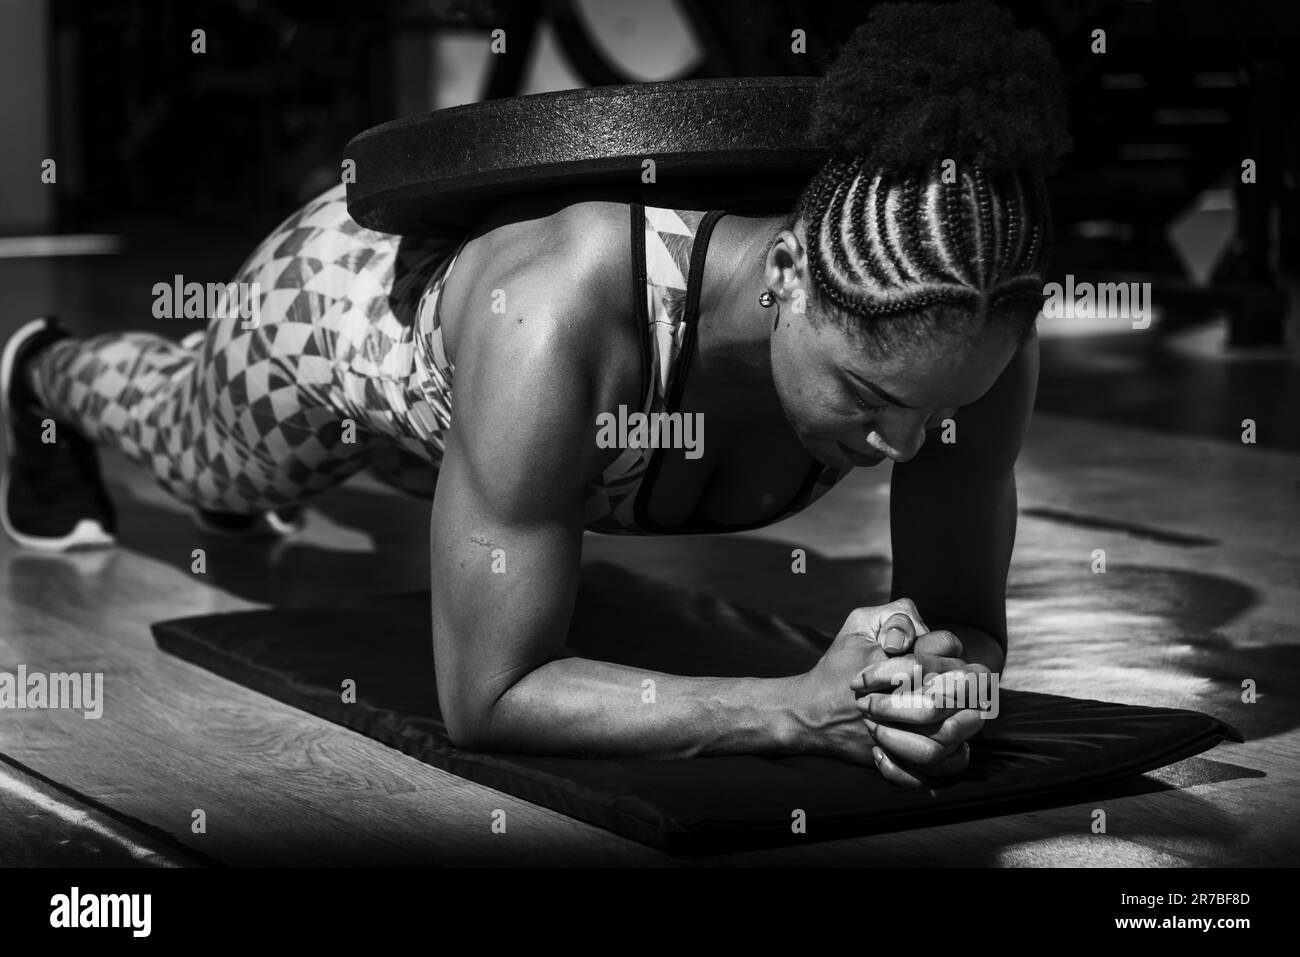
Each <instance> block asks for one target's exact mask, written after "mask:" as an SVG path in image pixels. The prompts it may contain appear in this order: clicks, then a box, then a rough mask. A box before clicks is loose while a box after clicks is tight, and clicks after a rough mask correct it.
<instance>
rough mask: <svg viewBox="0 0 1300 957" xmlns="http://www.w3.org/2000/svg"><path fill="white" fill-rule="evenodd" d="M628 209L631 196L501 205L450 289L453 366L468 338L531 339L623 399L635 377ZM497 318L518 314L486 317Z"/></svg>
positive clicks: (638, 348)
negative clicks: (626, 200)
mask: <svg viewBox="0 0 1300 957" xmlns="http://www.w3.org/2000/svg"><path fill="white" fill-rule="evenodd" d="M632 215H633V213H632V210H631V209H630V207H629V205H628V204H627V203H617V202H606V201H594V200H590V199H583V198H581V197H566V196H544V197H537V198H529V199H527V200H523V201H516V202H514V203H511V204H510V205H509V206H507V207H503V208H502V209H500V210H498V211H497V212H496V213H495V214H494V215H493V216H492V217H491V218H489V219H488V220H487V221H486V222H485V223H484V224H483V226H482V227H480V229H479V230H478V231H477V232H476V233H475V234H474V235H473V236H472V237H471V238H470V240H469V241H468V242H467V243H466V244H465V246H464V248H463V250H462V252H461V254H460V256H459V257H458V258H457V261H456V265H455V267H454V268H453V270H452V273H451V275H450V277H449V279H448V283H447V286H446V287H445V288H444V295H445V296H446V297H447V298H446V300H445V305H446V307H447V312H445V313H444V325H445V326H449V327H450V328H445V330H444V332H445V334H446V335H447V336H448V344H449V345H450V346H451V351H452V354H453V355H457V359H456V362H457V365H458V366H459V365H460V364H461V362H460V358H459V355H458V353H460V352H461V351H462V350H463V349H464V348H465V347H466V346H469V345H470V341H471V340H472V341H473V345H472V346H470V351H474V350H476V349H489V350H492V351H496V350H498V349H508V350H509V351H515V350H517V349H520V348H521V346H522V343H523V342H524V341H527V342H528V343H531V346H529V348H530V349H532V348H535V349H537V350H540V352H541V353H544V354H546V355H549V356H552V359H550V360H548V363H551V362H552V361H553V362H554V363H555V364H557V365H558V366H559V367H562V368H567V369H570V370H573V371H575V372H576V371H578V370H579V369H585V370H586V371H587V372H589V373H591V374H593V375H597V377H598V378H599V379H600V380H602V381H603V382H604V383H606V388H608V389H610V390H612V392H613V393H616V394H618V395H620V396H621V395H622V394H623V393H624V391H625V380H626V381H627V382H636V383H639V381H640V375H641V372H640V367H641V355H642V345H641V342H640V341H639V340H640V336H641V335H642V334H643V331H641V330H638V329H637V328H636V327H635V317H636V310H635V302H636V300H635V298H634V295H635V290H633V288H632V282H633V276H634V275H635V271H634V270H633V268H632V262H631V256H632V241H631V224H632ZM494 316H501V317H504V318H507V319H514V320H516V321H513V322H505V323H500V322H487V321H484V320H486V319H491V318H493V317H494ZM448 319H449V320H450V321H449V322H448V321H447V320H448ZM464 337H468V338H467V339H465V338H464ZM606 388H602V389H600V390H599V391H601V392H605V391H606Z"/></svg>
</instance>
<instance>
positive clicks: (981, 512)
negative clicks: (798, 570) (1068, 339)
mask: <svg viewBox="0 0 1300 957" xmlns="http://www.w3.org/2000/svg"><path fill="white" fill-rule="evenodd" d="M1037 386H1038V340H1037V338H1036V337H1035V338H1034V339H1031V340H1030V341H1029V342H1027V343H1025V345H1024V346H1023V347H1022V348H1021V349H1020V351H1019V352H1017V353H1016V356H1015V358H1013V359H1012V360H1011V363H1010V364H1009V365H1008V366H1007V368H1006V369H1005V370H1004V371H1003V373H1002V375H1001V376H1000V377H999V378H998V380H997V382H996V383H995V384H994V386H993V388H992V389H990V390H989V392H988V393H987V394H986V395H984V396H983V397H982V398H981V399H980V400H979V401H978V402H976V403H974V404H973V405H971V406H968V407H966V408H965V409H962V410H961V411H960V412H959V413H958V414H957V416H956V422H957V432H956V439H957V441H956V442H955V443H952V444H944V443H942V442H940V441H939V437H938V436H937V435H932V436H930V437H929V438H928V440H927V441H926V444H925V445H924V446H923V447H922V449H921V451H920V452H919V453H918V454H917V455H916V457H915V458H914V459H912V460H911V461H910V462H906V463H904V464H902V465H896V466H895V467H894V474H893V481H892V488H891V495H890V525H891V537H892V541H893V551H894V578H893V588H892V594H893V595H894V596H895V597H898V596H903V595H906V596H907V597H908V598H911V599H912V600H913V601H914V602H916V605H917V608H918V609H920V612H921V614H922V615H923V616H924V618H925V621H926V624H927V625H928V626H929V627H930V628H931V629H932V630H938V629H941V628H942V629H946V630H948V631H951V632H953V633H954V634H955V635H956V636H957V637H958V638H959V639H960V640H961V642H962V645H963V648H964V652H965V653H964V655H963V657H965V658H966V660H967V661H970V662H973V663H978V664H983V665H985V666H987V667H988V668H989V669H990V670H991V671H1001V670H1002V667H1003V665H1004V664H1005V660H1006V646H1007V613H1006V584H1007V569H1008V567H1009V566H1010V562H1011V549H1012V546H1013V545H1014V543H1015V537H1016V481H1015V472H1014V467H1015V462H1016V458H1017V457H1018V456H1019V454H1020V448H1021V446H1022V445H1023V443H1024V438H1025V433H1026V431H1027V430H1028V427H1029V419H1030V415H1031V413H1032V411H1033V405H1034V396H1035V394H1036V392H1037Z"/></svg>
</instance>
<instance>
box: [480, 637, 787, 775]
mask: <svg viewBox="0 0 1300 957" xmlns="http://www.w3.org/2000/svg"><path fill="white" fill-rule="evenodd" d="M798 682H799V679H798V678H687V677H681V676H678V675H669V674H663V673H661V672H654V671H646V670H644V669H641V668H629V667H625V666H623V665H615V664H610V663H608V662H603V661H592V660H589V659H586V658H559V659H556V660H553V661H550V662H547V663H546V664H544V665H542V666H541V667H539V668H536V669H535V670H533V671H532V672H530V673H528V674H527V675H525V676H524V677H523V678H522V679H520V680H519V681H518V682H516V683H515V684H514V685H513V686H511V687H510V688H509V689H507V690H506V691H505V692H504V693H503V694H502V695H501V696H500V698H498V699H497V701H496V703H495V704H494V705H493V707H492V708H491V710H490V713H489V715H488V716H487V718H486V719H485V720H484V721H483V722H482V725H481V731H480V733H479V734H478V735H476V740H475V741H474V742H473V743H472V744H471V745H470V746H472V747H475V748H477V749H480V750H493V751H519V752H534V753H546V754H571V755H581V756H584V757H600V756H614V755H618V756H625V757H645V758H685V757H694V756H697V755H706V754H744V753H749V754H753V753H768V754H774V753H786V754H788V753H793V752H795V751H799V750H808V747H807V744H808V741H807V739H808V737H809V731H808V729H807V727H806V725H805V722H804V721H803V720H802V718H801V717H800V715H799V713H798V709H797V708H796V701H798V700H799V697H798Z"/></svg>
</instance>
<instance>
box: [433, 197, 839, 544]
mask: <svg viewBox="0 0 1300 957" xmlns="http://www.w3.org/2000/svg"><path fill="white" fill-rule="evenodd" d="M722 215H723V213H721V212H718V211H714V212H707V213H705V212H699V211H696V210H680V209H665V208H662V207H657V206H643V205H640V204H636V203H634V204H632V205H631V219H632V223H631V226H632V229H631V238H632V256H633V266H634V268H633V271H632V272H633V314H634V316H635V320H636V323H637V327H638V329H639V330H640V333H641V344H642V361H643V379H642V381H643V382H645V383H646V389H645V394H644V398H643V400H642V407H641V409H640V411H641V412H643V413H646V414H647V416H653V415H654V414H656V413H669V414H671V413H673V412H677V411H678V410H679V403H680V400H681V396H682V393H683V390H684V389H685V386H686V376H687V373H688V372H689V371H690V365H691V357H692V355H693V354H694V351H695V334H696V320H697V319H698V315H699V302H700V285H701V281H702V279H703V274H704V258H705V253H706V252H707V250H708V245H709V237H710V236H711V235H712V232H713V227H714V225H715V224H716V223H717V221H718V220H719V219H720V218H721V217H722ZM462 245H463V244H462ZM459 253H460V249H457V250H456V254H455V255H453V256H452V257H451V258H450V259H449V260H448V262H447V264H446V266H445V268H443V269H441V270H439V273H438V274H437V275H435V276H434V278H433V280H432V281H431V282H430V284H429V286H428V288H427V290H426V292H425V294H424V298H423V300H422V301H421V304H420V309H419V318H418V326H417V335H416V350H417V356H418V359H419V361H418V362H417V367H418V368H419V370H420V371H419V374H418V378H419V380H420V381H419V386H420V390H421V392H422V393H423V395H424V397H425V399H426V401H427V403H428V406H429V408H428V409H426V410H425V411H426V414H427V413H430V412H431V413H432V414H433V416H434V418H436V419H437V420H438V422H437V424H436V425H435V424H434V423H430V425H433V426H434V427H433V428H431V429H429V432H430V433H445V431H446V429H447V427H448V425H449V423H450V420H451V397H452V379H453V364H452V362H451V360H450V359H448V358H447V355H446V352H445V351H444V349H443V342H442V326H441V322H440V321H439V317H438V308H437V307H438V298H439V293H440V292H441V289H442V287H443V285H444V283H445V282H446V280H447V277H448V276H449V275H450V274H451V270H452V268H453V267H454V266H455V262H456V258H457V256H458V255H459ZM421 404H422V405H423V403H421ZM438 425H440V426H441V428H438V427H437V426H438ZM594 427H595V425H594V423H593V429H594ZM438 437H439V439H440V438H441V436H440V435H439V436H438ZM436 446H437V447H438V450H439V451H441V446H442V443H441V441H438V442H437V443H436ZM661 465H662V454H661V450H660V449H654V448H628V449H626V450H624V452H623V454H622V455H620V456H619V457H618V458H617V459H616V460H615V461H614V462H613V463H611V464H610V465H609V467H608V468H606V469H605V471H604V472H603V473H602V474H601V476H600V478H599V479H597V480H596V481H594V482H592V483H591V484H590V485H588V487H587V493H586V511H585V524H586V527H587V529H588V530H589V531H593V532H602V533H605V534H613V535H699V534H711V533H716V532H734V531H744V530H747V529H752V528H761V527H763V526H765V525H771V524H774V523H776V522H779V521H781V520H782V519H784V518H787V517H789V516H790V515H793V514H794V513H795V512H798V511H801V510H802V509H804V508H807V507H808V506H809V505H810V504H812V503H813V502H814V501H816V500H817V499H818V498H820V497H821V496H822V495H824V494H825V493H826V492H827V491H829V490H830V489H831V488H832V487H833V486H834V485H835V484H836V483H837V482H839V480H840V479H841V478H843V477H844V476H845V475H846V474H848V471H849V470H848V469H835V468H830V467H828V466H823V465H822V464H820V463H819V462H816V461H813V463H812V466H811V467H810V469H809V471H808V475H807V476H806V477H805V479H804V481H803V484H802V486H801V487H800V489H799V491H798V493H797V494H796V495H795V497H794V499H793V500H792V501H791V502H790V503H789V504H788V505H786V507H785V508H783V509H781V510H780V511H778V512H776V513H775V514H773V515H771V516H769V517H768V518H766V519H763V520H761V521H758V522H752V523H749V524H746V525H719V524H716V523H711V522H701V521H693V522H691V523H689V524H688V525H681V526H672V527H665V526H660V525H656V524H655V523H654V522H653V521H652V520H651V519H650V517H649V516H648V515H647V514H646V506H647V502H648V500H649V498H650V490H651V489H652V488H653V487H654V482H655V478H656V477H657V475H658V473H659V468H660V466H661Z"/></svg>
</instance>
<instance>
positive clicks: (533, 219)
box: [464, 194, 632, 311]
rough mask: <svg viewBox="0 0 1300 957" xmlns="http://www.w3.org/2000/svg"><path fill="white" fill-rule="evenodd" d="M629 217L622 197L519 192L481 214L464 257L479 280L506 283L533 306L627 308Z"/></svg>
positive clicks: (493, 285)
mask: <svg viewBox="0 0 1300 957" xmlns="http://www.w3.org/2000/svg"><path fill="white" fill-rule="evenodd" d="M631 215H632V213H631V209H630V207H629V205H628V204H627V203H617V202H608V201H600V200H591V199H583V198H581V197H580V196H575V195H566V194H556V195H541V196H535V197H527V198H524V199H519V200H516V201H514V202H511V203H510V204H508V205H506V206H503V207H501V208H500V209H498V210H497V211H496V212H495V213H494V214H493V215H492V216H491V217H489V218H488V220H487V221H486V222H485V223H484V224H483V225H482V226H481V227H480V228H479V229H478V230H477V231H476V233H475V234H474V236H473V237H471V239H470V241H469V242H468V243H467V244H466V247H465V250H464V255H465V258H467V259H468V261H469V264H470V272H471V273H472V274H473V275H475V276H476V277H478V279H479V280H480V282H479V285H482V284H483V283H486V284H487V285H488V286H489V287H490V288H498V285H497V283H498V281H500V282H506V281H509V282H510V283H511V284H514V285H516V286H517V287H519V288H525V289H526V295H527V296H528V297H529V299H530V301H532V302H533V303H534V304H535V305H537V306H539V307H540V306H555V307H558V308H565V309H566V311H573V310H574V309H575V308H582V307H584V306H585V307H587V308H588V309H592V308H600V309H609V308H618V307H619V306H623V307H624V308H628V307H630V287H629V284H630V282H631V276H632V269H631V246H632V244H631V229H630V224H631ZM501 288H504V287H501Z"/></svg>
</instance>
